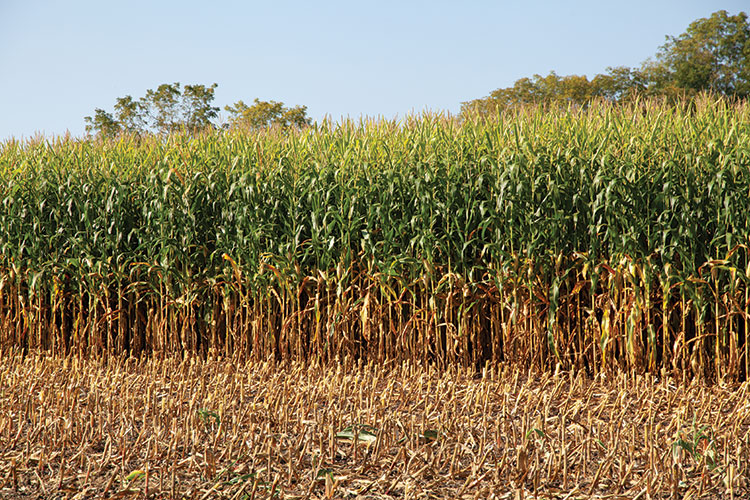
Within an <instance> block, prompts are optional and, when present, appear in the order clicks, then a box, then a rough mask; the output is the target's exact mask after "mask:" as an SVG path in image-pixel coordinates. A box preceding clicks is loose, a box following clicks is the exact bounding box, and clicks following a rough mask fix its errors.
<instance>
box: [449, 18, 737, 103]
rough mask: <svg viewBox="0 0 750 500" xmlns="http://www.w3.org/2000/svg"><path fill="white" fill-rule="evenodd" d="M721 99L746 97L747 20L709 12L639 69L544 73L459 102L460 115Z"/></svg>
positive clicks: (622, 67) (611, 68)
mask: <svg viewBox="0 0 750 500" xmlns="http://www.w3.org/2000/svg"><path fill="white" fill-rule="evenodd" d="M705 91H709V92H713V93H716V94H718V95H722V96H727V97H740V98H746V97H748V96H749V95H750V24H749V23H748V17H747V14H745V13H744V12H740V13H739V14H737V15H735V16H730V15H729V14H728V13H727V12H726V11H724V10H721V11H718V12H715V13H714V14H712V15H711V17H709V18H703V19H698V20H696V21H694V22H692V23H691V24H690V25H689V26H688V28H687V30H686V31H685V33H683V34H681V35H680V36H677V37H670V36H668V37H667V43H665V44H664V45H663V46H662V47H661V48H660V49H659V52H658V53H657V56H656V58H655V59H653V60H647V61H645V62H644V63H643V64H642V65H641V67H640V68H638V69H635V68H628V67H625V66H618V67H610V68H607V72H606V73H605V74H599V75H596V76H595V77H594V78H593V79H591V80H589V79H588V78H587V77H585V76H578V75H570V76H558V75H557V74H556V73H555V72H554V71H553V72H551V73H550V74H549V75H547V76H544V77H543V76H540V75H534V76H533V77H532V78H521V79H519V80H516V82H515V83H514V84H513V86H512V87H507V88H500V89H497V90H494V91H493V92H491V93H490V95H489V96H487V97H484V98H481V99H475V100H473V101H468V102H464V103H462V105H461V116H463V117H467V116H470V115H472V116H480V117H481V116H488V115H491V114H494V113H496V112H504V111H507V110H509V109H513V108H518V107H522V106H525V105H529V104H532V105H538V104H549V103H556V104H568V105H574V106H584V107H585V106H587V105H588V104H589V103H590V102H591V101H592V100H595V99H604V100H607V101H610V102H623V101H629V100H632V99H634V98H636V97H638V96H640V95H646V96H658V97H663V98H666V99H668V100H670V101H677V100H679V99H681V98H684V97H686V96H688V97H689V96H692V95H695V94H697V93H699V92H705Z"/></svg>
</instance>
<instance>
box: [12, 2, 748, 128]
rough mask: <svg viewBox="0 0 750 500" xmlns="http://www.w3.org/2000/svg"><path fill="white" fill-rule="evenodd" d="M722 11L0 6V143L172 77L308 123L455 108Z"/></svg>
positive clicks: (648, 45) (634, 55)
mask: <svg viewBox="0 0 750 500" xmlns="http://www.w3.org/2000/svg"><path fill="white" fill-rule="evenodd" d="M721 9H724V10H727V11H729V13H730V14H736V13H737V12H740V11H743V10H744V11H745V12H748V11H750V2H748V1H747V0H726V1H723V2H719V1H713V0H649V1H642V0H629V1H622V0H619V1H603V0H596V1H589V0H586V1H575V0H574V1H560V0H557V1H553V0H526V1H520V0H519V1H494V2H493V1H489V0H487V1H479V0H475V1H472V0H465V1H440V0H430V1H409V0H401V1H391V0H378V1H357V0H348V1H340V2H332V1H325V0H318V1H310V0H305V1H292V0H275V1H274V0H270V1H269V0H266V1H262V2H255V1H221V0H214V1H211V2H209V1H205V0H201V1H192V0H181V1H176V0H174V1H173V0H168V1H167V0H164V1H159V0H128V1H109V0H90V1H89V0H85V1H84V0H60V1H45V0H0V140H5V139H8V138H10V137H11V136H14V137H16V138H28V137H32V136H34V135H35V133H37V132H39V133H43V134H45V135H46V136H48V137H49V136H51V135H56V134H62V133H65V132H66V130H69V131H70V132H71V133H72V134H74V135H81V134H83V132H84V121H83V117H84V116H86V115H92V114H93V112H94V109H95V108H103V109H105V110H107V111H112V109H113V107H114V103H115V99H116V98H117V97H122V96H125V95H128V94H129V95H132V96H133V97H136V98H139V97H141V96H143V95H144V94H145V92H146V90H147V89H151V88H156V87H157V86H158V85H159V84H161V83H173V82H180V83H182V84H183V85H185V84H205V85H210V84H211V83H214V82H216V83H218V85H219V86H218V88H217V89H216V100H215V104H216V105H218V106H221V107H223V106H224V105H227V104H232V103H234V102H236V101H237V100H240V99H242V100H244V101H245V102H252V100H253V99H254V98H256V97H257V98H260V99H261V100H276V101H283V102H284V103H285V104H287V105H290V106H291V105H297V104H303V105H306V106H307V107H308V113H309V115H310V116H311V117H312V118H313V119H315V120H319V119H321V118H323V117H324V116H325V115H330V116H331V117H332V118H334V119H339V118H341V117H345V116H349V117H353V118H357V117H360V116H373V117H376V116H384V117H387V118H392V117H402V116H404V115H406V114H409V113H412V112H420V111H424V110H432V111H441V110H445V111H450V112H454V113H455V112H457V111H458V110H459V108H460V105H461V102H462V101H467V100H470V99H474V98H478V97H483V96H485V95H487V94H489V92H491V91H492V90H494V89H496V88H499V87H507V86H510V85H512V84H513V82H514V81H515V80H517V79H519V78H522V77H525V76H532V75H533V74H535V73H538V74H542V75H546V74H547V73H549V71H552V70H554V71H556V72H557V73H558V74H560V75H567V74H579V75H581V74H585V75H588V76H593V75H595V74H596V73H601V72H604V71H605V70H606V68H607V67H608V66H638V65H640V63H641V62H643V61H644V60H645V59H647V58H649V57H651V56H653V55H654V54H655V53H656V51H657V49H658V47H659V46H660V45H662V44H663V43H664V41H665V36H666V35H679V34H680V33H682V32H684V31H685V28H686V27H687V26H688V24H690V22H691V21H693V20H695V19H698V18H701V17H708V16H709V15H711V13H712V12H715V11H717V10H721ZM224 114H225V113H224Z"/></svg>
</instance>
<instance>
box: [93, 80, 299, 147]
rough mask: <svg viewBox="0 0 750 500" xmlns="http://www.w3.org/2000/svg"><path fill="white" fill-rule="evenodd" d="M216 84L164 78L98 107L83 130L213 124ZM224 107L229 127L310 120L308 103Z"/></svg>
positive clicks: (163, 129)
mask: <svg viewBox="0 0 750 500" xmlns="http://www.w3.org/2000/svg"><path fill="white" fill-rule="evenodd" d="M216 87H217V84H215V83H214V84H213V85H210V86H205V85H185V86H184V87H182V86H181V85H180V83H178V82H175V83H172V84H169V83H164V84H162V85H159V86H158V87H157V88H156V89H155V90H154V89H149V90H147V91H146V95H145V96H143V97H141V98H140V99H134V98H133V97H132V96H130V95H127V96H125V97H118V98H117V99H116V101H115V106H114V112H113V113H110V112H108V111H106V110H104V109H100V108H97V109H95V110H94V115H93V116H87V117H85V118H84V120H85V122H86V132H87V133H89V134H94V135H97V136H100V137H114V136H117V135H119V134H122V133H126V134H134V135H141V134H145V133H148V132H156V133H164V134H167V133H170V132H175V131H178V130H186V131H188V132H190V133H195V132H200V131H202V130H206V129H213V128H216V127H217V125H216V124H215V122H214V121H215V120H216V119H217V118H218V115H219V108H218V107H215V106H213V105H212V103H213V100H214V91H215V90H216ZM225 109H226V110H227V111H228V112H229V113H230V116H229V123H228V124H227V125H226V127H228V128H233V127H242V128H251V129H258V128H263V127H270V126H274V125H277V126H281V127H282V128H284V129H288V128H290V127H303V126H305V125H309V124H310V123H311V120H310V118H309V117H308V116H307V106H294V107H292V108H287V107H285V106H284V103H283V102H276V101H268V102H266V101H260V100H259V99H257V98H256V99H255V101H254V103H253V105H251V106H248V105H247V104H245V103H244V102H243V101H238V102H236V103H235V104H234V105H232V106H226V107H225Z"/></svg>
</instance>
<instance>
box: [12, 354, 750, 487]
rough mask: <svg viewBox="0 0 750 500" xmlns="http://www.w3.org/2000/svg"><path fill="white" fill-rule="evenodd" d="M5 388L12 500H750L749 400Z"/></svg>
mask: <svg viewBox="0 0 750 500" xmlns="http://www.w3.org/2000/svg"><path fill="white" fill-rule="evenodd" d="M282 368H283V369H282ZM1 376H2V383H0V415H2V418H0V443H2V444H1V445H0V465H1V466H2V477H0V494H1V495H2V497H3V498H110V497H111V498H143V497H147V498H155V499H156V498H235V499H240V498H242V499H248V498H259V499H260V498H355V497H357V498H373V499H376V498H384V499H385V498H524V497H526V498H622V499H625V498H636V497H637V498H668V497H673V498H738V499H739V498H747V497H748V495H750V483H749V482H748V481H749V479H750V475H749V474H750V470H749V469H748V467H749V466H750V420H749V419H748V417H749V416H750V405H749V404H748V394H747V391H748V386H747V384H744V385H742V386H740V387H735V388H732V389H731V390H730V388H728V387H723V386H720V385H712V386H707V385H704V384H702V383H700V382H698V381H693V382H692V383H689V384H683V385H679V386H674V385H672V383H671V382H670V381H667V380H657V379H655V378H653V377H651V376H648V375H647V376H628V375H625V374H620V375H618V376H617V377H615V378H614V379H610V380H592V379H590V378H587V377H585V376H584V375H582V374H580V375H578V376H576V375H573V374H572V373H563V372H558V373H556V374H551V373H550V372H544V373H537V374H523V373H521V371H519V370H517V369H513V368H509V367H507V366H506V367H502V368H497V369H495V368H490V369H488V370H485V371H484V373H483V376H482V377H477V376H476V375H475V373H474V371H473V370H467V369H463V368H459V367H449V368H447V369H446V370H437V369H434V368H425V367H422V366H415V365H410V364H408V363H406V364H403V365H400V366H398V367H393V368H392V369H384V368H383V367H382V366H376V365H374V364H370V365H367V366H348V367H345V366H340V367H339V368H337V369H330V368H325V367H320V366H315V365H313V364H309V363H308V364H305V365H301V364H291V365H288V366H285V367H280V366H278V365H276V364H275V363H273V362H268V363H253V362H248V363H245V364H237V363H235V362H231V361H228V360H216V359H209V360H204V359H202V358H196V357H188V358H186V359H185V360H182V361H178V360H176V359H174V358H172V359H167V360H161V361H159V360H153V359H150V360H145V359H141V360H136V359H134V358H129V359H125V358H119V359H118V358H115V357H110V358H109V359H108V360H107V361H106V362H105V361H99V362H97V361H91V360H88V361H86V360H81V359H77V358H67V359H60V358H48V357H43V356H41V355H33V356H30V357H25V358H24V357H22V356H20V355H12V354H6V356H5V358H4V363H3V368H2V374H1Z"/></svg>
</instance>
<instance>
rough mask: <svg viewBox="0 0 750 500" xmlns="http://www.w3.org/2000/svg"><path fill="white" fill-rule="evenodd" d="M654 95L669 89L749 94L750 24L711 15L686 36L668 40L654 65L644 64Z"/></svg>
mask: <svg viewBox="0 0 750 500" xmlns="http://www.w3.org/2000/svg"><path fill="white" fill-rule="evenodd" d="M644 67H645V69H647V70H648V71H649V72H650V80H651V81H650V84H651V87H652V89H653V90H655V93H658V92H659V91H663V90H665V89H668V88H670V87H672V88H679V89H684V90H685V91H687V92H688V93H697V92H701V91H710V92H713V93H716V94H719V95H723V96H731V97H740V98H744V97H747V96H748V95H750V23H748V17H747V14H746V13H744V12H740V13H739V14H737V15H735V16H730V15H729V14H728V13H727V11H725V10H720V11H718V12H714V13H713V14H711V16H710V17H708V18H701V19H698V20H696V21H693V22H692V23H690V25H689V26H688V28H687V30H686V31H685V33H683V34H681V35H679V36H677V37H672V36H668V37H667V42H666V43H665V44H664V45H662V46H661V48H660V49H659V52H658V53H657V57H656V61H655V62H648V63H646V64H645V65H644Z"/></svg>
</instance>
